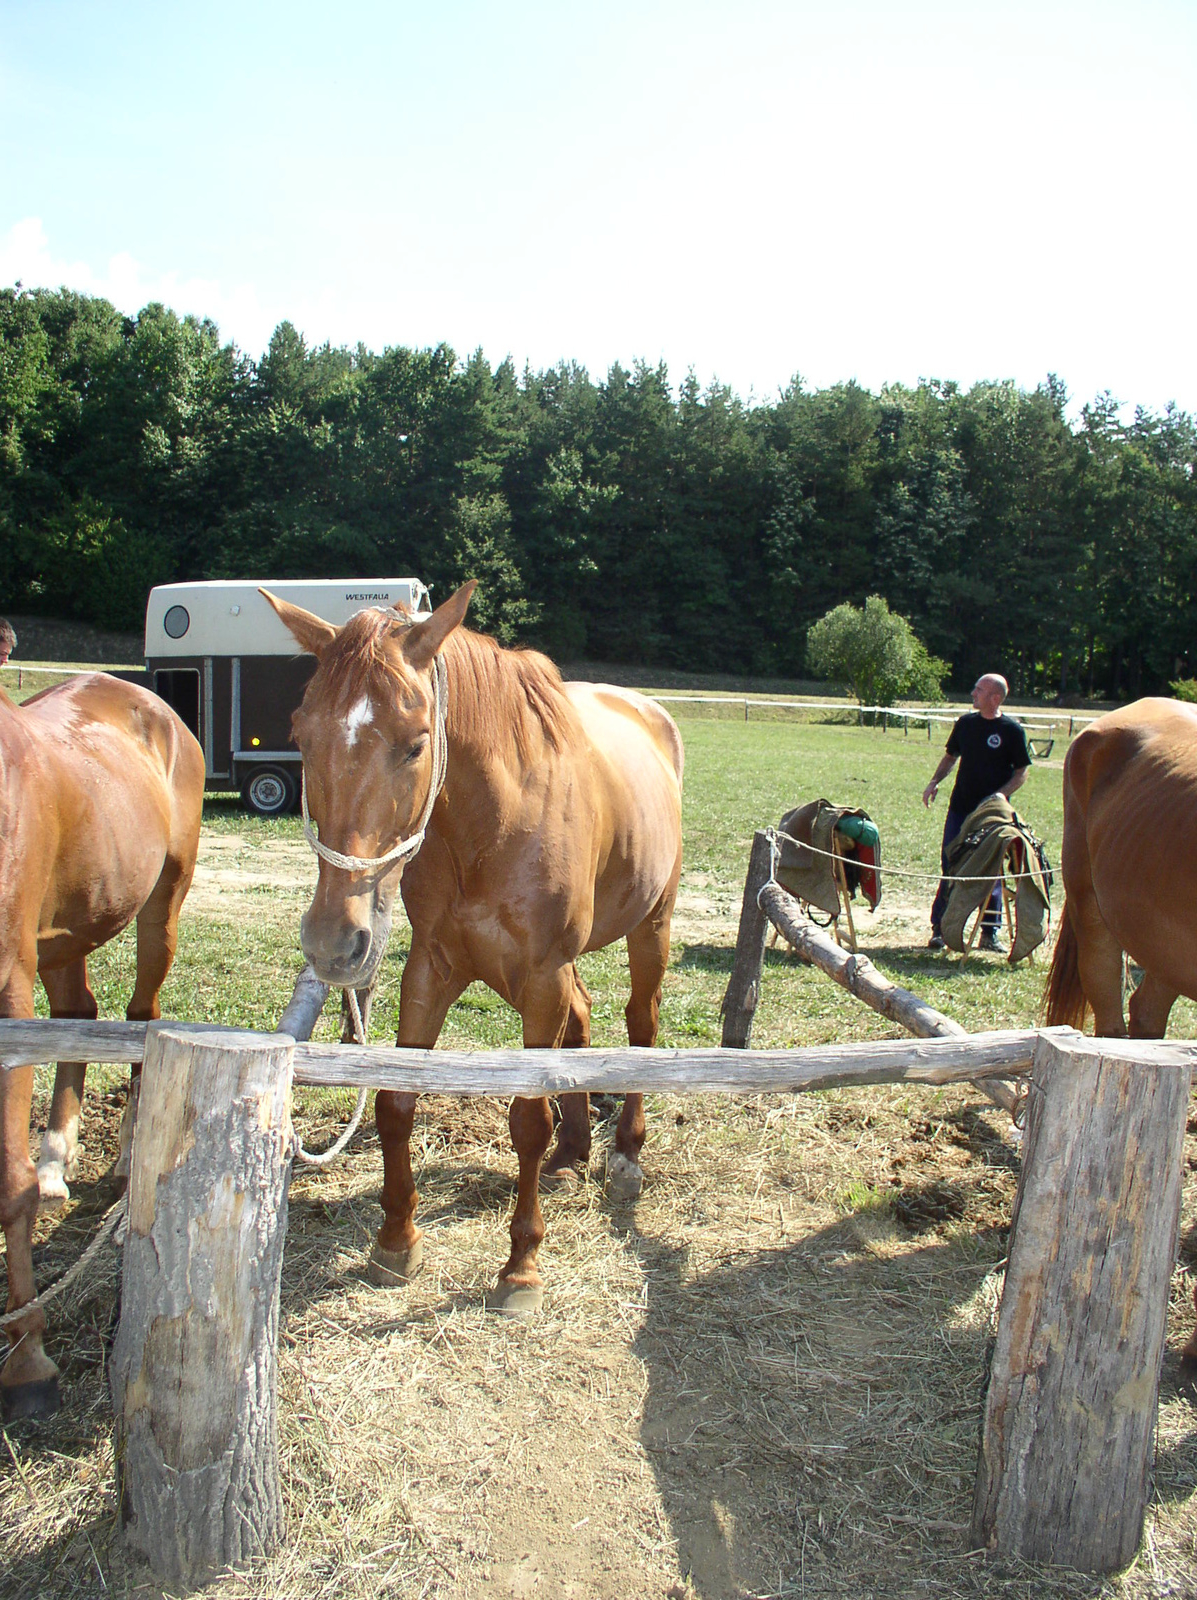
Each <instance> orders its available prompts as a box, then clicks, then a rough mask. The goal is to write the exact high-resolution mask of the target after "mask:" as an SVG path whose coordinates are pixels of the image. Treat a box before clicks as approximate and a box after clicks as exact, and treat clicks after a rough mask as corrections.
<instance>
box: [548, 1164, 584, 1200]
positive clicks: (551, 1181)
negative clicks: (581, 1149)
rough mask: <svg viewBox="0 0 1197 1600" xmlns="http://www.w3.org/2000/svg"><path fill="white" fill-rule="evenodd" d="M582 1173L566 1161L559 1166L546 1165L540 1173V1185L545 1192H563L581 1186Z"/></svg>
mask: <svg viewBox="0 0 1197 1600" xmlns="http://www.w3.org/2000/svg"><path fill="white" fill-rule="evenodd" d="M581 1183H582V1174H581V1173H580V1172H579V1171H578V1169H577V1167H575V1166H573V1165H572V1164H571V1163H570V1162H568V1161H564V1162H562V1164H561V1165H560V1166H559V1167H545V1168H543V1169H542V1171H541V1174H540V1187H541V1191H542V1193H544V1194H561V1193H564V1192H567V1191H569V1190H572V1189H577V1188H579V1187H580V1186H581Z"/></svg>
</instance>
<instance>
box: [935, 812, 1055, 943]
mask: <svg viewBox="0 0 1197 1600" xmlns="http://www.w3.org/2000/svg"><path fill="white" fill-rule="evenodd" d="M947 864H948V873H949V875H950V876H952V877H963V878H976V879H979V880H980V881H979V882H976V883H954V884H952V886H951V890H950V892H949V895H948V904H947V908H946V909H945V911H944V914H943V920H942V922H941V923H940V932H941V933H942V934H943V937H944V941H945V943H946V944H947V946H948V948H949V949H950V950H961V951H963V950H964V949H965V934H964V930H965V928H966V926H967V925H968V919H969V918H970V917H971V916H972V914H973V913H974V912H975V911H977V910H979V909H980V908H981V906H983V905H984V904H985V902H986V900H988V899H989V896H990V894H991V893H992V890H993V886H994V884H995V883H997V882H999V881H1002V882H1003V883H1004V880H1005V875H1006V873H1007V871H1009V872H1010V873H1012V874H1014V892H1013V897H1012V898H1013V902H1014V931H1013V937H1012V939H1011V941H1010V955H1009V957H1008V960H1009V961H1010V962H1011V963H1014V962H1015V961H1021V960H1022V959H1023V958H1024V956H1029V955H1030V953H1031V951H1032V950H1034V949H1036V948H1037V947H1038V946H1039V945H1041V944H1042V943H1043V941H1044V939H1045V938H1046V936H1047V926H1046V925H1047V923H1049V922H1050V920H1051V904H1052V902H1051V888H1052V872H1051V863H1050V862H1049V861H1048V859H1047V852H1046V851H1045V850H1044V848H1043V844H1042V842H1041V841H1040V840H1039V839H1038V838H1037V837H1036V835H1035V833H1034V832H1033V831H1032V829H1031V828H1030V827H1028V825H1027V824H1026V823H1025V822H1024V821H1023V820H1022V818H1021V817H1020V816H1019V814H1018V812H1017V811H1015V809H1014V807H1013V806H1012V805H1011V804H1010V802H1009V800H1007V798H1006V796H1005V795H1004V794H991V795H990V796H989V798H988V799H986V800H982V802H981V804H980V805H979V806H977V807H976V809H975V810H973V811H970V812H969V814H968V816H967V817H965V819H964V825H963V826H962V828H961V829H960V832H959V833H958V834H957V836H956V838H955V839H953V840H952V842H951V844H950V845H949V846H948V849H947ZM1020 874H1021V875H1022V876H1020ZM1005 893H1008V891H1005Z"/></svg>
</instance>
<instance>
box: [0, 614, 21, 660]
mask: <svg viewBox="0 0 1197 1600" xmlns="http://www.w3.org/2000/svg"><path fill="white" fill-rule="evenodd" d="M16 648H17V636H16V634H15V633H14V632H13V627H12V623H11V622H6V621H5V619H4V618H3V617H0V667H2V666H3V665H4V664H5V662H6V661H7V660H8V658H9V656H10V655H12V653H13V651H14V650H15V649H16Z"/></svg>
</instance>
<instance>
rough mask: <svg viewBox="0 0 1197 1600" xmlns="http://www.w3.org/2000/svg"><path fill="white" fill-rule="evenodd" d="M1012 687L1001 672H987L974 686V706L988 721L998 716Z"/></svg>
mask: <svg viewBox="0 0 1197 1600" xmlns="http://www.w3.org/2000/svg"><path fill="white" fill-rule="evenodd" d="M1009 693H1010V685H1009V684H1008V683H1007V682H1006V680H1005V678H1003V677H1002V675H1001V673H1000V672H985V673H982V675H981V676H980V677H979V678H978V679H977V681H976V683H974V684H973V705H974V706H975V707H976V709H977V710H978V711H979V712H980V713H981V715H982V716H983V717H984V718H986V720H987V721H992V719H993V718H994V717H996V716H998V715H999V714H1000V712H1001V709H1002V701H1003V700H1004V699H1005V698H1006V696H1007V695H1008V694H1009Z"/></svg>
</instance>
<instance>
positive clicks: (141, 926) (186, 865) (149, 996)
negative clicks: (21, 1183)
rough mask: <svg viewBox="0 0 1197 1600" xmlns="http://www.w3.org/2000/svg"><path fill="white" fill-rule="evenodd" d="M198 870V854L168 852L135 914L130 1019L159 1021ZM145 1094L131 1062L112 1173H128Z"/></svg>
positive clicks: (122, 1176) (127, 1010) (127, 1009)
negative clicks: (140, 1103)
mask: <svg viewBox="0 0 1197 1600" xmlns="http://www.w3.org/2000/svg"><path fill="white" fill-rule="evenodd" d="M194 871H195V860H194V857H192V859H191V860H190V861H188V859H187V858H186V857H185V856H184V857H178V856H175V855H170V856H168V857H167V859H166V862H165V865H164V866H163V868H162V871H161V873H160V874H159V876H158V882H157V883H156V884H155V885H154V888H153V890H152V892H151V894H150V897H149V899H148V900H147V901H146V902H145V904H144V905H143V906H142V908H141V910H140V911H139V912H138V913H137V976H136V978H135V979H134V982H133V995H132V998H131V999H130V1001H129V1004H128V1005H127V1006H126V1007H125V1017H126V1019H127V1020H128V1021H129V1022H156V1021H157V1020H158V1018H159V1017H160V1016H161V1015H162V1010H161V1007H160V1006H159V1004H158V993H159V991H160V990H161V988H162V985H163V984H164V983H165V982H166V979H167V975H168V973H169V972H170V969H171V967H172V966H173V965H174V959H175V951H176V950H177V949H178V948H179V912H180V910H181V909H182V906H183V901H184V899H185V898H186V896H187V891H188V889H189V888H190V887H191V879H192V875H193V873H194ZM140 1092H141V1062H140V1061H134V1062H132V1063H130V1066H129V1094H128V1098H127V1099H126V1101H125V1110H124V1114H123V1115H122V1117H121V1129H120V1151H119V1154H118V1155H117V1158H116V1165H115V1166H114V1167H113V1169H112V1171H113V1176H114V1177H116V1178H119V1179H123V1180H125V1181H127V1180H128V1177H129V1157H130V1153H131V1151H132V1149H133V1124H134V1122H135V1121H136V1118H137V1100H138V1096H139V1095H140Z"/></svg>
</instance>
